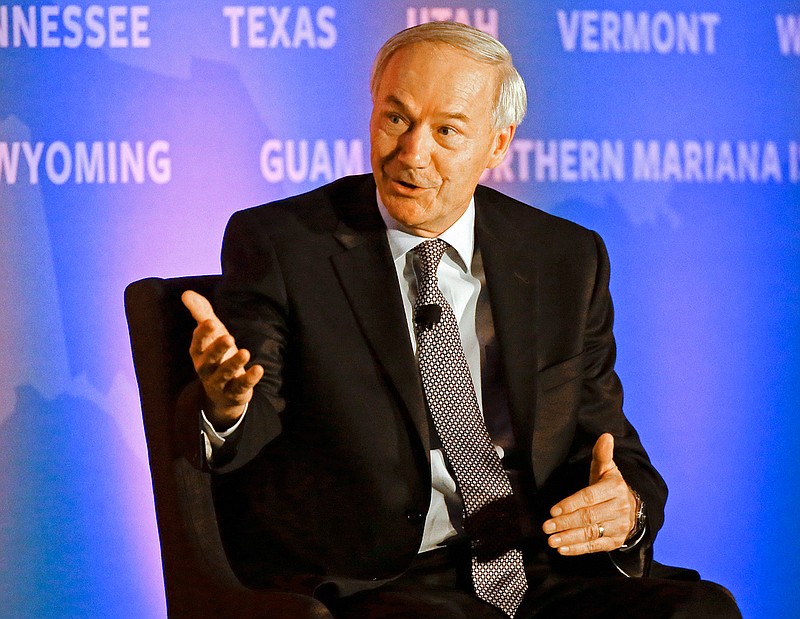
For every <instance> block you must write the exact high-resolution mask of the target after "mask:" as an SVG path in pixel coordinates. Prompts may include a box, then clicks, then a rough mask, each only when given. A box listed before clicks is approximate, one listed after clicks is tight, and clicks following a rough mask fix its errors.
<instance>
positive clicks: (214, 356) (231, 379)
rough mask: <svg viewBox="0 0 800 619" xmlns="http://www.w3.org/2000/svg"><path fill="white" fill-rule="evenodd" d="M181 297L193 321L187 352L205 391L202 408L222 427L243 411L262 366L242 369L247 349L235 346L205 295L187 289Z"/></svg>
mask: <svg viewBox="0 0 800 619" xmlns="http://www.w3.org/2000/svg"><path fill="white" fill-rule="evenodd" d="M181 300H182V301H183V304H184V305H185V306H186V307H187V309H188V310H189V311H190V312H191V313H192V317H193V318H194V319H195V320H196V321H197V327H196V328H195V330H194V333H193V335H192V344H191V346H190V347H189V354H190V355H191V356H192V363H194V369H195V371H196V372H197V375H198V376H199V377H200V380H201V381H202V383H203V389H204V390H205V393H206V398H207V402H206V406H204V412H205V414H206V417H207V418H208V420H209V421H210V422H211V423H212V425H213V426H214V428H216V429H217V430H219V431H224V430H226V429H228V428H230V427H231V426H232V425H233V424H234V423H236V420H237V419H239V417H241V416H242V414H243V413H244V410H245V405H246V404H247V403H248V402H249V401H250V398H252V397H253V387H255V385H256V383H258V381H259V380H261V377H262V376H263V375H264V368H262V367H261V366H260V365H254V366H252V367H250V368H249V369H247V370H245V365H246V364H247V362H248V361H250V353H249V352H248V351H247V350H245V349H244V348H237V347H236V342H235V341H234V339H233V336H232V335H231V334H230V333H229V332H228V330H227V329H226V328H225V325H223V324H222V322H221V321H220V319H219V318H217V316H216V314H214V310H213V309H212V307H211V303H209V302H208V299H206V298H205V297H204V296H202V295H200V294H198V293H196V292H194V291H193V290H187V291H186V292H184V293H183V295H182V296H181Z"/></svg>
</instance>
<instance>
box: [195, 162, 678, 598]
mask: <svg viewBox="0 0 800 619" xmlns="http://www.w3.org/2000/svg"><path fill="white" fill-rule="evenodd" d="M475 204H476V231H475V234H476V240H477V243H478V245H479V247H480V251H481V253H482V257H483V262H484V266H485V272H486V282H487V286H488V288H489V297H490V304H491V309H492V314H493V319H494V323H495V329H496V333H497V339H498V344H499V346H500V349H501V357H502V360H503V368H502V370H503V375H504V378H505V384H506V388H507V392H508V396H509V403H510V407H511V411H512V421H513V424H514V429H515V435H516V437H517V442H518V443H519V445H520V446H521V452H522V455H523V457H522V462H523V464H522V468H523V469H524V472H526V473H527V479H528V482H529V483H528V487H529V489H530V494H531V496H530V499H531V501H532V504H533V505H534V508H533V510H532V513H531V515H530V518H531V520H532V521H533V524H534V526H533V528H534V529H535V530H538V529H539V528H540V527H541V523H542V521H543V519H544V518H545V517H546V516H545V514H546V512H547V510H548V509H549V508H550V507H551V506H552V504H553V503H554V502H555V501H557V500H559V499H561V498H563V497H565V496H567V495H568V494H570V493H572V492H574V491H576V490H578V489H580V488H581V487H584V486H585V485H586V484H587V482H588V474H589V462H590V459H591V448H592V446H593V444H594V442H595V440H596V438H597V436H599V435H600V434H601V433H603V432H611V433H613V434H614V436H615V439H616V449H615V462H616V463H617V464H618V466H619V468H620V469H621V471H622V473H623V475H624V477H625V479H626V481H627V482H628V483H629V484H630V485H631V486H632V487H633V488H635V489H636V490H637V491H638V492H639V493H640V494H641V495H642V497H643V498H644V500H645V502H646V505H647V516H648V539H647V540H646V543H645V545H644V547H649V545H650V543H651V542H652V538H653V536H654V535H655V533H656V532H657V531H658V529H659V528H660V527H661V524H662V520H663V506H664V502H665V500H666V487H665V485H664V483H663V481H662V479H661V477H660V476H659V475H658V473H657V472H656V471H655V470H654V469H653V467H652V466H651V464H650V461H649V459H648V457H647V455H646V453H645V451H644V449H643V448H642V446H641V444H640V442H639V438H638V436H637V434H636V432H635V430H634V429H633V427H632V426H631V425H630V424H629V423H628V421H627V420H626V418H625V417H624V416H623V413H622V390H621V387H620V384H619V380H618V379H617V376H616V374H615V373H614V367H613V366H614V357H615V345H614V339H613V335H612V307H611V299H610V296H609V291H608V278H609V265H608V260H607V256H606V252H605V248H604V246H603V244H602V241H601V240H600V238H599V237H598V236H597V235H596V234H595V233H593V232H590V231H588V230H586V229H584V228H581V227H580V226H578V225H576V224H574V223H571V222H568V221H566V220H563V219H560V218H557V217H553V216H551V215H548V214H546V213H543V212H541V211H539V210H537V209H534V208H532V207H529V206H527V205H525V204H522V203H520V202H518V201H516V200H513V199H511V198H509V197H507V196H504V195H502V194H500V193H498V192H496V191H494V190H492V189H488V188H485V187H478V188H477V190H476V193H475ZM222 265H223V283H222V286H221V288H220V290H219V293H218V295H217V299H216V309H217V311H218V314H219V315H220V317H221V319H222V320H223V322H225V324H226V325H227V326H228V328H229V329H230V330H231V332H232V333H233V335H234V336H235V337H236V340H237V344H238V345H239V346H240V347H245V348H247V349H248V350H250V352H251V353H252V356H253V362H255V363H259V364H261V365H262V366H264V368H265V370H266V374H265V376H264V378H263V380H262V381H261V382H260V383H259V385H258V386H257V388H256V390H255V394H254V397H253V400H252V402H251V403H250V408H249V410H248V413H247V415H246V417H245V421H244V423H243V426H242V429H241V432H240V438H239V440H238V442H237V443H236V448H235V449H233V450H231V453H229V454H228V456H227V457H228V459H229V461H228V462H226V463H224V464H222V465H221V466H219V467H218V468H217V470H216V472H217V474H216V475H215V477H214V492H215V500H216V504H217V510H218V515H219V520H220V527H221V530H222V533H223V539H224V541H225V544H226V548H227V551H228V554H229V557H230V559H231V563H232V565H233V567H234V569H235V570H236V571H237V573H238V574H239V576H240V578H241V579H242V580H243V581H244V582H245V583H246V584H250V585H253V586H280V587H286V588H289V589H295V590H304V591H310V590H313V589H314V587H316V586H317V585H319V584H320V583H324V582H334V583H337V584H338V585H339V586H340V587H341V590H342V591H344V592H350V591H354V590H358V589H360V588H366V587H369V586H373V585H374V584H375V583H379V582H381V581H382V580H383V579H388V578H392V577H395V576H397V575H398V574H400V573H402V572H403V571H404V570H405V569H406V568H407V567H408V565H409V563H410V562H411V561H412V560H413V558H414V556H415V554H416V552H417V549H418V547H419V544H420V540H421V536H422V531H423V525H424V521H425V513H426V511H427V508H428V503H429V498H430V488H431V480H430V468H429V425H428V420H427V414H426V409H425V400H424V395H423V391H422V386H421V382H420V377H419V371H418V367H417V365H416V361H415V358H414V355H413V352H412V345H411V342H410V340H409V335H408V329H407V323H406V318H405V315H404V312H403V305H402V301H401V297H400V289H399V286H398V283H397V277H396V274H395V270H394V266H393V264H392V260H391V256H390V252H389V247H388V242H387V239H386V234H385V228H384V224H383V221H382V220H381V218H380V215H379V212H378V208H377V204H376V200H375V184H374V181H373V179H372V176H371V175H365V176H357V177H349V178H344V179H341V180H339V181H336V182H334V183H331V184H329V185H327V186H325V187H322V188H320V189H317V190H315V191H312V192H310V193H307V194H304V195H301V196H297V197H294V198H290V199H288V200H283V201H280V202H276V203H273V204H268V205H264V206H260V207H256V208H253V209H249V210H246V211H242V212H239V213H236V214H235V215H234V216H233V217H232V218H231V220H230V223H229V225H228V228H227V231H226V234H225V240H224V243H223V251H222ZM189 409H191V407H189ZM193 414H194V417H193V421H192V423H193V424H194V426H193V427H192V429H191V430H190V431H188V433H189V436H191V437H192V440H193V441H194V442H193V445H195V446H196V440H195V439H194V437H196V436H197V424H196V421H194V420H196V408H195V409H194V413H193ZM192 457H193V458H195V461H196V462H198V463H199V458H200V454H199V450H197V449H195V451H194V453H193V455H192ZM531 544H532V545H533V546H534V547H536V548H539V549H541V550H542V552H544V550H545V548H546V546H545V543H544V537H543V536H540V537H538V538H536V539H533V540H531ZM552 559H553V564H554V565H557V564H559V563H558V562H559V559H558V558H557V557H552ZM563 563H566V564H568V565H569V564H572V565H577V564H578V562H577V561H574V560H572V561H571V562H570V561H566V562H562V564H563ZM609 565H610V564H609Z"/></svg>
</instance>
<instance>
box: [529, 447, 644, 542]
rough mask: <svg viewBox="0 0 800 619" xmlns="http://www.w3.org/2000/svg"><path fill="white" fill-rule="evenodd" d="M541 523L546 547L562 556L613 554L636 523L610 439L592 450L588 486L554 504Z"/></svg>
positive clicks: (633, 500) (633, 502) (633, 505)
mask: <svg viewBox="0 0 800 619" xmlns="http://www.w3.org/2000/svg"><path fill="white" fill-rule="evenodd" d="M550 515H551V516H552V518H550V520H547V521H545V523H544V525H543V527H542V528H543V529H544V532H545V533H547V534H548V536H549V537H548V540H547V543H548V544H549V545H550V546H551V547H553V548H557V549H558V552H559V553H560V554H562V555H582V554H586V553H590V552H601V551H609V550H616V549H617V548H619V547H621V546H622V545H623V544H624V543H625V540H626V539H627V537H628V534H629V533H630V532H631V531H632V530H633V527H634V524H635V523H636V497H635V496H634V495H633V492H632V491H631V489H630V487H629V486H628V484H626V483H625V480H624V479H623V478H622V473H620V471H619V469H618V468H617V465H616V464H614V437H613V436H612V435H611V434H608V433H606V434H602V435H600V437H599V438H598V439H597V442H596V443H595V445H594V449H592V464H591V468H590V472H589V485H588V486H587V487H586V488H584V489H583V490H580V491H578V492H576V493H575V494H573V495H572V496H569V497H567V498H566V499H564V500H562V501H559V502H558V503H556V504H555V505H554V506H553V508H552V509H551V510H550Z"/></svg>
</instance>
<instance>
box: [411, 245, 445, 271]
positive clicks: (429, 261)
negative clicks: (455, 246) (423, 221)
mask: <svg viewBox="0 0 800 619" xmlns="http://www.w3.org/2000/svg"><path fill="white" fill-rule="evenodd" d="M448 247H449V245H448V244H447V243H446V242H445V241H443V240H442V239H432V240H430V241H424V242H422V243H420V244H419V245H417V246H416V247H415V248H414V250H413V251H414V253H415V254H416V255H417V256H419V259H420V261H421V262H422V273H423V275H424V276H425V277H426V278H427V277H431V276H433V277H434V278H435V276H436V270H437V269H438V268H439V262H441V260H442V256H443V255H444V252H445V251H447V248H448Z"/></svg>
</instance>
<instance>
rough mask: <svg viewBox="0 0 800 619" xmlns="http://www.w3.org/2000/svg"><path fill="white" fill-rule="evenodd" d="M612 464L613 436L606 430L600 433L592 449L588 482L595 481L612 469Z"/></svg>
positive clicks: (614, 466) (613, 467)
mask: <svg viewBox="0 0 800 619" xmlns="http://www.w3.org/2000/svg"><path fill="white" fill-rule="evenodd" d="M615 468H617V466H616V465H615V464H614V437H613V436H612V435H611V434H609V433H608V432H606V433H605V434H601V435H600V437H599V438H598V439H597V442H596V443H595V444H594V448H593V449H592V467H591V472H590V478H589V483H592V484H593V483H595V482H597V481H598V480H599V479H600V478H601V477H603V475H605V474H606V473H609V472H611V471H613V470H614V469H615Z"/></svg>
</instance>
